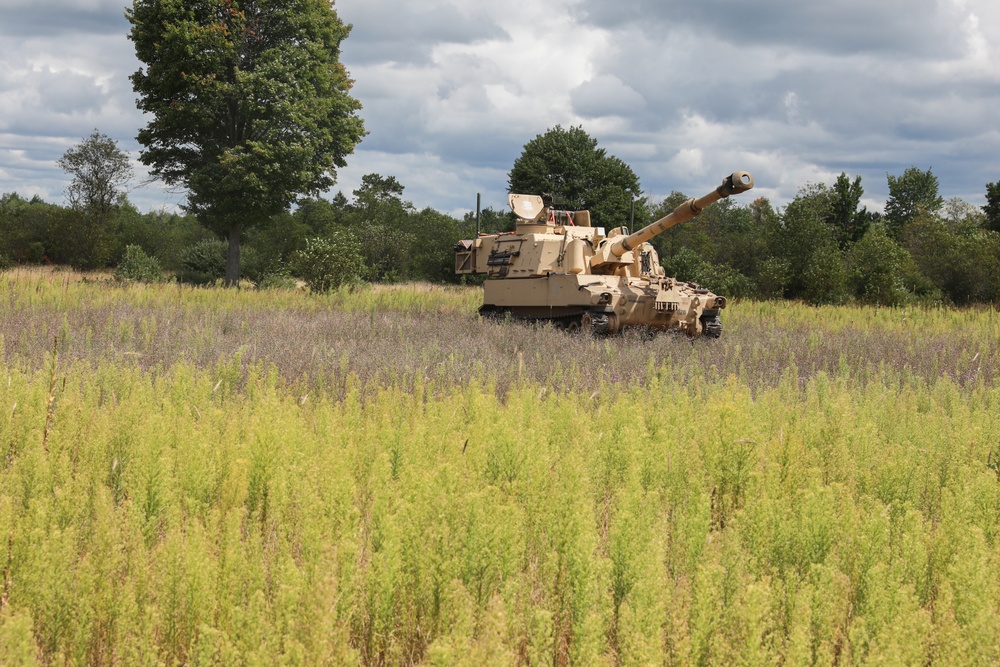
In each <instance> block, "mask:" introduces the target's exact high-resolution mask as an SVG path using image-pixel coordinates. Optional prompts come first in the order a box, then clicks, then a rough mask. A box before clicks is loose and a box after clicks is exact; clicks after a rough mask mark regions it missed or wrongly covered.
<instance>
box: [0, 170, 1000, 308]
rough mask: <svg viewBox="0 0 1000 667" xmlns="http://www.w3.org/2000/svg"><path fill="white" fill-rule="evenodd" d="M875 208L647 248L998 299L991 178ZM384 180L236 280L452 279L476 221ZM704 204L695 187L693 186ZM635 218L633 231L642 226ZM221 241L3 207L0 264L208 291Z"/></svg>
mask: <svg viewBox="0 0 1000 667" xmlns="http://www.w3.org/2000/svg"><path fill="white" fill-rule="evenodd" d="M888 179H889V189H890V198H889V200H888V202H887V205H886V209H885V212H884V213H874V212H869V211H867V210H866V209H865V208H864V207H861V206H860V201H861V196H862V194H863V189H862V184H861V179H860V177H858V178H855V179H854V180H851V179H850V178H849V177H848V176H847V175H846V174H842V175H841V176H840V178H838V179H837V181H836V182H835V183H832V184H810V185H807V186H805V187H803V188H802V189H801V190H800V192H799V194H798V196H797V197H796V198H795V199H794V200H793V201H791V202H790V203H789V204H788V205H786V206H784V207H782V208H780V209H776V208H774V207H773V206H772V204H771V203H770V202H769V201H768V200H767V199H763V198H759V199H756V200H750V201H747V202H742V201H739V199H738V198H734V199H730V200H724V201H722V202H720V203H719V204H717V205H715V206H713V207H711V208H709V209H708V210H706V211H705V212H704V213H703V214H702V216H701V217H700V218H698V219H696V220H694V221H691V222H689V223H686V224H683V225H679V226H678V227H675V228H673V229H671V230H668V231H667V232H666V233H664V234H662V235H660V236H659V237H657V238H655V239H654V240H653V244H654V245H655V246H656V248H657V251H658V252H659V254H660V258H661V261H662V263H663V265H664V268H665V269H666V271H667V274H668V275H673V276H676V277H678V278H680V279H683V280H690V281H693V282H697V283H699V284H701V285H704V286H706V287H708V288H710V289H712V290H713V291H715V292H717V293H720V294H724V295H727V296H729V297H737V298H739V297H745V298H755V299H781V298H788V299H798V300H802V301H805V302H808V303H813V304H823V303H843V302H861V303H872V304H882V305H901V304H907V303H924V304H955V305H965V304H971V303H997V302H1000V183H995V184H989V185H987V204H986V206H983V207H977V206H973V205H971V204H969V203H967V202H965V201H963V200H961V199H957V198H953V199H948V200H945V199H943V198H942V197H941V196H940V195H939V193H938V182H937V178H936V177H935V176H934V175H933V173H931V171H930V170H927V171H922V170H920V169H917V168H916V167H911V168H909V169H907V170H906V171H905V172H904V173H903V174H901V175H899V176H892V175H890V176H889V177H888ZM403 191H404V186H403V185H402V184H400V183H399V182H397V181H396V179H395V178H394V177H392V176H388V177H383V176H381V175H379V174H369V175H367V176H365V177H364V179H363V181H362V184H361V186H360V187H359V188H358V189H357V190H355V191H354V192H353V193H352V194H353V197H352V198H351V199H348V198H347V197H346V196H344V195H343V194H338V195H337V196H336V197H334V198H333V199H332V200H324V199H303V200H300V201H299V202H298V205H297V206H296V207H294V210H291V211H288V212H285V213H282V214H280V215H277V216H273V217H272V218H270V219H269V220H268V221H267V222H266V224H261V225H258V226H256V227H253V228H251V229H249V230H247V231H246V232H244V241H243V246H242V253H241V261H240V265H241V275H242V276H243V278H244V279H245V280H247V281H249V282H250V283H253V284H254V285H256V286H258V287H275V286H291V285H293V284H295V281H296V280H305V281H306V283H307V284H308V285H309V286H310V287H311V288H312V289H314V290H326V289H331V288H335V287H337V286H339V285H342V284H345V283H357V282H378V283H382V282H402V281H430V282H436V283H460V282H462V279H461V278H460V277H459V276H456V275H455V274H454V259H453V256H454V254H453V246H454V244H455V242H456V241H458V240H459V239H462V238H468V237H470V236H471V235H472V234H474V233H475V219H474V216H473V215H472V214H467V215H466V216H465V217H464V218H463V219H461V220H459V219H456V218H454V217H452V216H449V215H445V214H443V213H440V212H437V211H435V210H433V209H430V208H425V209H423V210H417V209H416V208H415V207H414V206H413V205H412V204H411V203H410V202H408V201H406V200H405V199H404V197H403ZM687 194H694V195H700V194H703V193H700V192H698V193H687ZM685 198H686V195H685V194H681V193H678V192H675V193H673V194H671V195H670V196H669V197H667V199H666V200H664V201H662V202H659V203H658V204H655V205H654V204H653V203H651V202H648V201H643V205H642V206H640V207H637V209H636V210H637V213H639V212H641V216H642V217H643V218H648V220H654V219H656V218H658V217H660V216H662V215H663V214H665V213H666V212H668V211H669V210H671V209H672V208H673V207H675V206H676V205H677V204H678V203H680V202H682V201H683V200H684V199H685ZM641 223H644V220H642V219H638V220H636V221H635V222H634V223H633V225H634V227H636V228H637V227H639V226H640V224H641ZM512 227H513V218H512V217H511V216H510V214H509V213H508V212H506V211H497V210H493V209H486V210H484V211H483V214H482V230H483V231H484V232H496V231H503V230H506V229H511V228H512ZM226 248H227V242H226V241H225V240H224V239H222V238H221V237H219V236H218V235H217V234H216V233H214V232H212V231H211V230H210V229H209V228H207V227H206V226H204V225H202V224H201V223H200V222H199V220H198V219H197V218H196V217H194V216H192V215H180V214H174V213H165V212H152V213H140V212H139V211H138V210H136V208H135V207H134V206H132V205H131V204H130V203H129V202H128V200H127V198H126V197H125V196H123V195H119V196H118V197H117V199H116V200H115V202H114V204H113V205H112V206H111V207H110V208H109V209H108V210H107V211H104V212H102V214H101V215H94V214H93V213H92V212H91V211H89V210H88V209H86V208H85V207H81V206H79V205H77V204H72V203H71V204H70V205H67V206H62V205H57V204H52V203H48V202H45V201H42V200H41V199H40V198H38V197H35V198H33V199H31V200H26V199H24V198H22V197H20V196H18V195H17V194H6V195H3V197H2V198H0V268H3V267H10V266H12V265H15V264H56V265H67V266H70V267H73V268H76V269H81V270H87V269H115V270H116V275H118V277H120V278H122V279H124V280H144V281H157V280H165V279H169V280H177V281H180V282H183V283H191V284H215V283H216V282H217V281H220V280H222V279H223V277H224V275H225V268H226Z"/></svg>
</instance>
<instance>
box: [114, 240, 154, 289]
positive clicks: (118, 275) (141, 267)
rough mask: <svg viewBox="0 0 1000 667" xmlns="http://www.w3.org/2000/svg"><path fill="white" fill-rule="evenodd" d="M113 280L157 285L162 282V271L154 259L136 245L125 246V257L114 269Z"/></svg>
mask: <svg viewBox="0 0 1000 667" xmlns="http://www.w3.org/2000/svg"><path fill="white" fill-rule="evenodd" d="M115 279H116V280H120V281H122V282H134V283H158V282H162V281H163V270H162V269H161V268H160V262H159V261H157V259H156V258H155V257H150V256H149V255H147V254H146V251H145V250H143V249H142V248H140V247H139V246H137V245H130V246H126V248H125V256H124V257H122V261H121V262H120V263H119V264H118V268H117V269H115Z"/></svg>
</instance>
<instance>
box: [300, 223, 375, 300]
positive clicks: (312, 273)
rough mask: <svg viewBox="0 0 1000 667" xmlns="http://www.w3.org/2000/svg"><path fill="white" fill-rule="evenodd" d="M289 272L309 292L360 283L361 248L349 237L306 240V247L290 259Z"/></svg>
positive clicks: (362, 262)
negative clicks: (295, 276)
mask: <svg viewBox="0 0 1000 667" xmlns="http://www.w3.org/2000/svg"><path fill="white" fill-rule="evenodd" d="M292 271H293V273H294V274H295V275H297V276H298V277H300V278H301V279H302V280H304V281H305V282H306V285H308V287H309V289H310V291H312V292H329V291H330V290H333V289H336V288H338V287H340V286H341V285H349V284H351V283H356V282H359V281H360V280H361V279H362V277H363V276H364V259H363V258H362V255H361V244H360V243H358V241H357V240H356V239H355V238H354V237H353V236H351V235H350V234H348V233H345V232H340V233H336V234H333V235H331V236H329V237H326V238H312V239H306V247H305V249H303V250H299V251H298V252H296V253H295V254H294V255H293V256H292Z"/></svg>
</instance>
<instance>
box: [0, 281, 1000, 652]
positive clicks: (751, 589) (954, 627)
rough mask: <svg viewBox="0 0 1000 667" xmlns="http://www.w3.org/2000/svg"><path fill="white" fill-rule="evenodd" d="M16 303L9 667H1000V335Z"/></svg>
mask: <svg viewBox="0 0 1000 667" xmlns="http://www.w3.org/2000/svg"><path fill="white" fill-rule="evenodd" d="M478 300H479V293H478V291H477V290H475V289H473V288H468V289H466V288H444V287H436V286H422V285H421V286H414V285H410V286H397V287H380V288H367V289H360V290H356V291H344V292H338V293H334V294H331V295H327V296H320V297H310V296H307V295H305V294H303V293H299V292H288V291H259V292H258V291H249V290H244V291H226V290H217V289H192V288H189V287H179V286H177V285H165V286H155V287H154V286H128V287H122V286H118V285H115V284H114V283H111V282H107V281H96V282H95V281H79V280H77V279H76V277H74V276H71V275H70V274H65V275H63V274H59V273H50V274H40V273H20V274H18V273H7V274H0V456H2V459H0V466H2V468H0V570H2V582H0V586H2V589H0V664H3V665H21V664H25V665H30V664H53V665H54V664H59V665H64V664H68V665H112V664H114V665H156V664H162V665H234V664H235V665H238V664H246V665H257V664H259V665H272V664H292V665H295V664H299V665H320V664H328V665H345V664H363V665H396V664H407V665H409V664H442V665H448V664H463V665H485V664H490V665H494V664H496V665H504V664H510V665H542V664H544V665H569V664H577V665H601V664H606V665H618V664H665V665H733V664H739V665H774V664H782V665H868V664H870V665H921V666H923V665H988V664H997V663H998V662H1000V313H998V312H997V311H996V310H961V311H956V310H945V309H940V310H920V309H881V310H879V309H870V308H857V307H842V308H811V307H805V306H801V305H796V304H789V303H751V302H742V303H736V304H733V305H731V307H730V308H728V309H727V310H726V311H725V312H724V313H723V319H724V326H725V332H724V334H723V338H722V339H720V340H718V341H708V340H699V341H694V342H691V341H688V340H686V339H684V338H682V337H676V336H670V335H663V336H659V337H656V338H652V339H650V338H649V337H646V336H643V335H638V334H632V335H626V336H623V337H619V338H606V339H593V340H592V339H587V338H582V337H574V336H571V335H568V334H565V333H562V332H558V331H555V330H552V329H550V328H545V327H528V326H521V325H516V324H504V323H499V324H497V323H490V322H484V321H481V320H479V319H478V318H477V317H476V315H475V308H476V306H477V305H478Z"/></svg>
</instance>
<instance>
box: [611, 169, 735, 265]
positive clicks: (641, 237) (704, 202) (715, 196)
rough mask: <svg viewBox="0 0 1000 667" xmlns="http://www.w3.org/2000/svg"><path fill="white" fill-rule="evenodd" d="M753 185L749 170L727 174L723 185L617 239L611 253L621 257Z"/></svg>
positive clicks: (689, 200)
mask: <svg viewBox="0 0 1000 667" xmlns="http://www.w3.org/2000/svg"><path fill="white" fill-rule="evenodd" d="M752 187H753V176H751V175H750V172H748V171H735V172H733V173H732V174H730V175H729V176H727V177H726V178H725V179H724V180H723V181H722V185H720V186H719V187H717V188H716V189H715V190H713V191H712V192H709V193H708V194H707V195H705V196H704V197H699V198H698V199H688V200H687V201H686V202H684V203H683V204H681V205H680V206H678V207H677V208H675V209H674V210H673V211H671V212H670V213H669V214H668V215H666V216H664V217H662V218H660V219H659V220H657V221H656V222H653V223H651V224H649V225H647V226H645V227H643V228H642V229H640V230H639V231H637V232H635V233H634V234H629V235H628V236H626V237H625V238H623V239H620V240H616V241H615V243H614V245H612V246H611V253H612V254H613V255H614V256H615V257H621V256H622V255H624V254H625V253H626V252H628V251H629V250H632V249H633V248H635V247H636V246H638V245H639V244H640V243H645V242H646V241H648V240H649V239H651V238H653V237H654V236H656V235H657V234H660V233H662V232H664V231H666V230H668V229H670V228H671V227H673V226H674V225H676V224H680V223H682V222H687V221H688V220H690V219H691V218H694V217H696V216H697V215H698V214H699V213H701V212H702V210H703V209H705V208H706V207H707V206H710V205H712V204H714V203H715V202H717V201H719V200H720V199H725V198H726V197H728V196H729V195H735V194H739V193H740V192H746V191H747V190H749V189H751V188H752Z"/></svg>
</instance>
